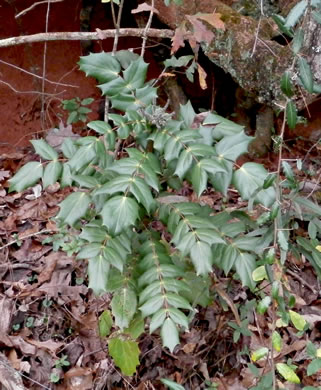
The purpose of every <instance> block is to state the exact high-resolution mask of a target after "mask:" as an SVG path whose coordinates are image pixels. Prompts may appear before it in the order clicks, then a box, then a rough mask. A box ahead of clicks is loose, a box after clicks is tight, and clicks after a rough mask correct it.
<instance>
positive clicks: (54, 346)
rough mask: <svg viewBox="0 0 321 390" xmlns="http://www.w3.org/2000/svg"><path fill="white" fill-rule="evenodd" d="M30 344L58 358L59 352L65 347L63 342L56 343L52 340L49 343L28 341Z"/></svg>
mask: <svg viewBox="0 0 321 390" xmlns="http://www.w3.org/2000/svg"><path fill="white" fill-rule="evenodd" d="M28 343H29V344H32V345H34V346H35V347H37V348H39V349H44V350H46V351H48V352H49V353H50V354H51V355H52V356H53V357H56V353H57V350H58V349H59V348H61V347H62V346H63V345H64V343H63V342H56V341H53V340H50V339H49V340H47V341H37V340H31V339H28Z"/></svg>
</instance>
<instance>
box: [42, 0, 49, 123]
mask: <svg viewBox="0 0 321 390" xmlns="http://www.w3.org/2000/svg"><path fill="white" fill-rule="evenodd" d="M50 1H51V0H47V12H46V33H48V25H49V14H50ZM46 66H47V42H45V44H44V48H43V61H42V83H41V92H42V94H44V92H45V84H46V81H45V78H46ZM45 102H46V101H45V97H44V95H42V96H41V112H40V121H41V127H42V129H44V128H45Z"/></svg>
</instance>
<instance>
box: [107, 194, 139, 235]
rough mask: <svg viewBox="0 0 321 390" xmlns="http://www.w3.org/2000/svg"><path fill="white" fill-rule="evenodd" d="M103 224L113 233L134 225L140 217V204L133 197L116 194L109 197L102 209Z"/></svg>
mask: <svg viewBox="0 0 321 390" xmlns="http://www.w3.org/2000/svg"><path fill="white" fill-rule="evenodd" d="M101 215H102V217H103V225H105V226H106V227H107V228H108V230H109V231H110V232H111V233H112V234H119V233H121V232H122V231H123V230H124V229H126V228H128V227H129V226H131V225H134V224H135V222H136V219H137V218H138V204H137V203H136V201H135V200H134V199H132V198H128V197H126V196H115V197H113V198H111V199H109V200H108V201H107V202H106V203H105V205H104V207H103V209H102V210H101Z"/></svg>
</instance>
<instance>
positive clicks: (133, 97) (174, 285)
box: [10, 52, 320, 375]
mask: <svg viewBox="0 0 321 390" xmlns="http://www.w3.org/2000/svg"><path fill="white" fill-rule="evenodd" d="M79 65H80V69H81V70H82V71H84V72H85V73H86V75H87V76H91V77H94V78H96V79H97V80H98V84H99V88H100V89H101V91H102V94H103V95H104V96H106V98H108V100H109V104H110V106H111V108H110V113H109V115H108V122H104V121H92V122H90V123H88V128H89V129H91V130H92V134H96V135H90V136H86V137H82V138H79V139H77V140H71V139H66V140H65V141H64V143H63V144H62V146H61V148H60V150H59V151H57V150H55V149H54V148H52V147H51V146H50V145H49V144H48V143H46V142H45V141H44V140H33V141H31V143H32V144H33V146H34V148H35V150H36V153H37V154H38V155H39V156H40V157H41V161H37V162H36V161H34V162H29V163H27V164H26V165H25V166H23V167H22V168H21V169H20V170H19V171H18V172H17V173H16V174H15V176H14V177H13V178H12V179H11V180H10V191H22V190H24V189H26V188H28V187H30V186H33V185H34V184H35V183H37V182H38V181H39V180H42V184H43V187H44V188H46V187H47V186H49V185H52V184H54V183H56V182H57V181H58V182H59V183H60V185H61V187H69V186H73V187H74V188H75V187H77V188H78V189H77V190H76V191H75V192H73V193H72V194H70V195H69V196H67V198H66V199H65V200H64V201H62V202H61V203H60V205H59V206H60V211H59V213H58V215H57V216H56V221H57V224H58V226H59V233H58V234H57V235H56V236H54V238H51V240H52V242H53V245H54V249H56V250H58V249H59V248H62V249H63V250H65V251H66V252H67V253H68V254H73V253H76V254H77V258H78V259H86V260H88V278H89V288H91V289H93V291H94V292H95V293H96V294H101V293H104V292H110V293H112V301H111V312H110V311H108V310H106V311H105V312H104V313H102V315H101V317H100V323H99V326H100V334H101V335H102V337H106V336H108V340H109V341H108V345H109V352H110V354H111V356H112V357H113V358H114V360H115V363H116V364H117V365H118V366H120V367H121V369H122V371H123V373H124V374H127V375H131V374H132V373H133V372H134V371H135V368H136V365H137V364H138V363H139V362H138V355H139V349H138V344H137V342H136V341H135V339H136V338H137V337H139V335H140V334H141V333H142V332H144V331H145V329H146V326H147V325H148V329H149V332H151V333H152V332H155V331H156V330H158V329H160V335H161V339H162V342H163V345H164V346H165V347H167V348H169V350H170V351H173V350H174V348H175V346H176V345H178V344H179V333H180V332H181V331H184V330H188V327H189V322H190V321H191V319H192V318H193V315H194V313H195V311H196V309H195V307H196V306H197V305H202V306H206V305H208V304H209V303H210V302H211V295H210V286H211V285H212V279H211V277H213V275H215V272H216V273H217V272H218V270H222V271H224V273H225V274H226V275H228V274H230V273H232V275H233V277H234V278H235V279H238V280H240V282H241V283H242V285H243V286H247V287H248V288H249V289H251V290H252V291H254V289H255V285H256V281H255V280H254V279H255V278H253V271H254V270H257V269H258V268H259V269H260V267H261V268H262V267H263V268H264V267H265V268H267V267H268V266H269V267H270V264H271V263H273V261H274V256H273V255H272V256H271V247H270V246H271V243H272V242H273V238H274V228H273V226H274V223H273V220H274V219H275V218H279V220H280V221H281V222H280V223H279V226H281V228H282V227H286V226H288V224H289V221H290V220H291V218H288V217H287V219H284V218H283V217H282V214H281V212H280V207H279V204H278V203H277V202H276V191H275V185H274V179H275V175H273V174H270V173H268V172H267V171H266V169H265V168H264V167H263V166H262V165H260V164H256V163H245V164H244V165H243V166H242V167H239V166H237V165H236V164H235V161H236V159H237V158H238V157H239V156H240V155H241V154H243V153H245V152H246V151H247V148H248V145H249V143H250V142H251V140H252V138H251V137H249V136H247V135H246V134H245V133H244V131H243V127H242V126H240V125H237V124H235V123H233V122H231V121H229V120H227V119H224V118H222V117H220V116H218V115H216V114H214V113H207V114H206V115H204V114H202V115H196V114H195V112H194V110H193V108H192V106H191V104H190V103H187V104H186V105H182V106H181V110H180V115H179V119H177V120H174V119H173V115H172V114H171V113H169V112H167V110H165V108H163V107H161V106H159V105H157V103H156V102H157V88H155V85H156V81H153V80H152V81H146V72H147V68H148V64H147V63H145V62H144V60H143V59H142V58H141V57H138V56H137V55H135V54H133V53H130V52H118V53H116V55H115V56H112V55H111V54H109V53H99V54H90V55H88V56H86V57H81V59H80V61H79ZM202 118H203V119H202ZM204 118H205V119H204ZM200 122H201V123H200ZM286 168H287V170H286V173H287V174H288V175H291V174H292V173H291V171H289V168H288V167H286ZM292 176H293V175H292ZM183 181H187V182H189V183H190V185H191V188H192V189H193V190H194V191H195V194H196V195H197V197H198V198H199V197H200V196H201V195H202V193H203V192H204V191H205V190H207V189H208V188H211V189H214V190H216V191H219V192H221V193H222V194H224V195H227V191H228V189H229V187H230V186H231V185H233V186H234V188H235V189H236V190H237V191H238V192H239V194H240V197H241V198H242V199H243V200H248V205H249V209H250V210H251V208H252V206H253V204H254V203H259V204H261V205H263V206H264V208H265V209H266V210H267V211H266V213H265V214H263V216H261V217H260V219H259V220H257V221H255V220H254V219H253V218H251V217H250V216H249V213H248V210H245V211H242V210H234V211H233V210H231V211H227V210H226V211H221V212H219V213H215V212H214V211H213V209H211V208H210V207H209V206H207V205H203V204H201V202H190V201H188V200H187V198H185V197H183V196H179V195H178V194H179V193H178V192H177V191H179V189H180V188H181V187H182V186H183ZM175 191H176V192H175ZM287 193H288V192H287ZM295 196H297V195H296V194H295V195H293V196H292V198H293V199H294V200H295V199H296V198H295ZM195 198H196V197H195ZM293 199H292V200H293ZM297 200H298V205H299V203H300V202H301V203H302V198H299V197H297ZM306 202H308V201H306ZM303 203H304V201H303ZM310 203H311V204H310ZM311 205H314V204H313V203H312V202H309V204H305V206H307V207H309V206H311ZM315 207H317V206H315ZM318 211H320V210H318ZM282 218H283V219H282ZM282 221H283V222H282ZM315 226H316V227H315V229H314V230H315V231H316V230H317V229H319V227H320V226H319V225H317V224H316V225H315ZM287 234H288V230H286V229H284V230H281V229H280V231H279V238H278V239H279V242H280V246H281V252H282V253H283V254H284V253H286V252H287V250H288V247H287V245H288V243H287V240H288V236H287ZM316 234H317V233H316ZM301 239H302V240H305V242H304V243H301V245H302V246H303V247H304V251H305V255H306V256H307V258H309V256H310V258H312V260H313V258H314V256H317V255H319V254H320V253H319V252H318V251H314V254H313V255H312V254H311V253H312V251H313V250H314V247H313V245H312V244H311V243H310V242H309V240H308V239H303V238H301ZM48 241H50V238H49V239H48V240H47V242H48ZM269 247H270V249H269V250H267V249H266V248H269ZM311 248H312V249H311ZM272 250H273V249H272ZM309 252H310V255H309ZM316 252H317V253H316ZM283 258H285V257H284V256H283ZM271 259H272V260H271ZM319 272H320V270H319ZM266 278H269V279H270V281H271V282H273V274H272V272H268V276H266ZM271 279H272V280H271ZM262 298H263V297H262ZM112 329H113V330H112Z"/></svg>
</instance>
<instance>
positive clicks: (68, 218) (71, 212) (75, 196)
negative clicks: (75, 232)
mask: <svg viewBox="0 0 321 390" xmlns="http://www.w3.org/2000/svg"><path fill="white" fill-rule="evenodd" d="M90 201H91V199H90V196H89V195H88V194H86V193H85V192H74V193H72V194H71V195H69V196H68V197H67V198H66V199H65V200H64V201H62V202H61V203H60V204H59V207H60V211H59V213H58V215H57V219H60V220H61V221H62V222H64V223H67V224H68V225H70V226H72V225H74V223H75V222H77V221H78V220H79V219H80V218H81V217H83V216H84V215H85V214H86V212H87V210H88V207H89V204H90Z"/></svg>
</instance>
